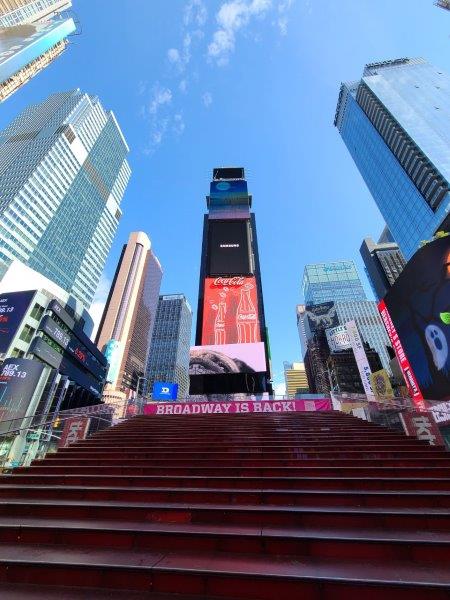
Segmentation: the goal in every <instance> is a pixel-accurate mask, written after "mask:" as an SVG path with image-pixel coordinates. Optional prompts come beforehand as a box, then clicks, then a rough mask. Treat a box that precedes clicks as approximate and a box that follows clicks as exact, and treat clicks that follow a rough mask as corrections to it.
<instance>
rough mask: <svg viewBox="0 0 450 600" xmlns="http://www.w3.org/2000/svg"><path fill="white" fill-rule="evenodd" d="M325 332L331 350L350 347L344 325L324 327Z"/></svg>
mask: <svg viewBox="0 0 450 600" xmlns="http://www.w3.org/2000/svg"><path fill="white" fill-rule="evenodd" d="M325 334H326V336H327V342H328V346H329V348H330V351H331V352H339V351H340V350H348V349H349V348H351V347H352V345H351V343H350V337H349V335H348V331H347V328H346V327H345V325H338V326H337V327H332V328H331V329H326V330H325Z"/></svg>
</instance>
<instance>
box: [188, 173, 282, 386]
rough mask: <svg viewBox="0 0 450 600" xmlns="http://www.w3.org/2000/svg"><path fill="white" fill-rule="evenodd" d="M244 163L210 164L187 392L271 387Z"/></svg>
mask: <svg viewBox="0 0 450 600" xmlns="http://www.w3.org/2000/svg"><path fill="white" fill-rule="evenodd" d="M251 206H252V196H251V195H250V194H249V193H248V189H247V181H246V179H245V172H244V169H243V168H242V167H219V168H215V169H214V170H213V179H212V181H211V183H210V193H209V196H207V207H208V213H207V214H205V215H204V220H203V246H202V257H201V265H200V281H199V296H198V310H197V331H196V348H194V349H193V350H192V355H191V364H190V375H191V387H190V392H191V394H234V393H254V392H255V393H256V392H258V393H261V392H268V391H270V390H271V384H270V379H271V375H270V357H269V346H268V339H267V331H266V326H265V316H264V304H263V294H262V284H261V271H260V265H259V255H258V240H257V235H256V220H255V215H254V213H252V212H250V209H251Z"/></svg>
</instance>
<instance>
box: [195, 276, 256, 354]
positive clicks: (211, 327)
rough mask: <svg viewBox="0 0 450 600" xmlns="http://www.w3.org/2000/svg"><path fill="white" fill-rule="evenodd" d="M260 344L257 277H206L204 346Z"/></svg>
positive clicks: (203, 326) (203, 325) (203, 324)
mask: <svg viewBox="0 0 450 600" xmlns="http://www.w3.org/2000/svg"><path fill="white" fill-rule="evenodd" d="M260 341H261V331H260V323H259V317H258V293H257V287H256V279H255V277H241V276H238V277H207V278H206V279H205V287H204V300H203V323H202V341H201V343H202V344H205V345H211V344H215V345H222V344H251V343H254V342H260Z"/></svg>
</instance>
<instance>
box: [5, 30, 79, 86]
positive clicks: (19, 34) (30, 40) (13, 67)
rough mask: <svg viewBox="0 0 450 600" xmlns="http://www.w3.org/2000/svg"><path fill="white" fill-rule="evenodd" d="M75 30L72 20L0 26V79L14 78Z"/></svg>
mask: <svg viewBox="0 0 450 600" xmlns="http://www.w3.org/2000/svg"><path fill="white" fill-rule="evenodd" d="M74 31H75V23H74V21H73V19H65V20H58V21H52V22H50V23H48V22H47V23H37V24H33V25H31V24H30V25H16V26H15V27H5V28H1V29H0V82H3V81H6V80H7V79H9V78H10V77H12V76H13V75H14V74H15V73H17V72H18V71H20V69H23V67H25V66H26V65H28V64H29V63H30V62H32V61H33V60H35V59H36V58H38V57H39V56H41V54H43V53H44V52H47V50H50V48H52V47H53V46H55V45H56V44H57V43H58V42H60V41H62V40H64V39H65V38H66V37H67V36H68V35H70V34H71V33H73V32H74Z"/></svg>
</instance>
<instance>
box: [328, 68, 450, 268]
mask: <svg viewBox="0 0 450 600" xmlns="http://www.w3.org/2000/svg"><path fill="white" fill-rule="evenodd" d="M449 107H450V78H449V76H448V75H446V74H445V73H443V72H442V71H441V70H440V69H438V68H436V67H434V66H433V65H431V64H429V63H427V62H426V61H425V60H423V59H420V58H418V59H411V58H401V59H397V60H388V61H385V62H380V63H372V64H369V65H366V67H365V69H364V74H363V77H362V79H361V80H360V81H357V82H355V83H344V84H342V85H341V90H340V94H339V100H338V106H337V111H336V117H335V125H336V127H337V128H338V129H339V132H340V134H341V136H342V139H343V140H344V142H345V144H346V146H347V148H348V150H349V152H350V154H351V156H352V158H353V160H354V161H355V164H356V166H357V167H358V169H359V171H360V173H361V175H362V177H363V178H364V180H365V182H366V184H367V187H368V188H369V190H370V192H371V194H372V196H373V197H374V200H375V202H376V203H377V206H378V208H379V209H380V211H381V214H382V215H383V217H384V220H385V222H386V223H387V225H388V227H389V229H390V231H391V232H392V235H393V236H394V239H395V241H396V242H397V243H398V245H399V247H400V250H401V251H402V253H403V254H404V256H405V258H406V259H409V258H411V256H412V255H413V254H414V252H415V251H416V250H417V249H418V247H419V244H420V242H421V240H424V239H430V238H431V237H433V235H434V234H435V233H436V232H437V231H440V230H445V231H448V230H449V229H450V214H449V211H450V193H449V189H450V188H449V185H450V183H449V182H450V108H449Z"/></svg>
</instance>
